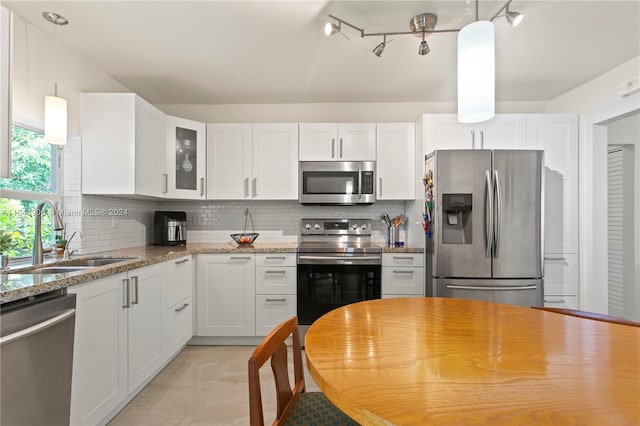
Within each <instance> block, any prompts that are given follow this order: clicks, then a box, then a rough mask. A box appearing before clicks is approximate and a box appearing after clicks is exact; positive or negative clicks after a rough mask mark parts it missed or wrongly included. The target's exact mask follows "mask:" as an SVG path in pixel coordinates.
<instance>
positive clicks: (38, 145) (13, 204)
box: [0, 124, 61, 257]
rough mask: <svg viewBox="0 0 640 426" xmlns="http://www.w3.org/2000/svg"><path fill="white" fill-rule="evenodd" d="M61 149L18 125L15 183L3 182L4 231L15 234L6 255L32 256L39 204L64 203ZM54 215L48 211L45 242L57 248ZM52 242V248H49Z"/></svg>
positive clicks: (0, 211) (0, 218)
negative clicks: (47, 201) (45, 201)
mask: <svg viewBox="0 0 640 426" xmlns="http://www.w3.org/2000/svg"><path fill="white" fill-rule="evenodd" d="M59 176H60V170H59V161H58V148H57V146H55V145H49V144H48V143H46V142H44V140H43V133H42V131H39V130H36V129H33V128H29V127H27V126H21V125H16V124H14V125H13V126H12V140H11V179H5V178H0V193H1V197H2V198H0V231H1V232H2V233H3V234H6V233H10V234H11V237H12V238H11V244H10V245H9V248H8V249H4V250H3V253H2V254H5V255H9V256H11V257H16V256H28V255H30V254H31V252H32V249H33V235H34V232H35V214H36V209H37V207H38V203H39V200H42V199H45V198H48V199H50V200H52V201H53V202H58V203H59V202H60V201H61V197H60V195H59V194H58V183H59V181H60V179H59ZM54 238H55V235H54V233H53V231H52V221H51V212H50V211H49V207H46V208H45V211H44V217H43V220H42V240H43V242H44V244H45V245H53V241H54ZM47 242H49V244H47Z"/></svg>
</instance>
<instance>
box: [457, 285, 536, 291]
mask: <svg viewBox="0 0 640 426" xmlns="http://www.w3.org/2000/svg"><path fill="white" fill-rule="evenodd" d="M445 287H446V288H448V289H451V290H488V291H496V290H500V291H513V290H535V289H537V288H538V287H537V286H536V285H523V286H509V287H506V286H486V285H457V284H447V285H446V286H445Z"/></svg>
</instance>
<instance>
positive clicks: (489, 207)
mask: <svg viewBox="0 0 640 426" xmlns="http://www.w3.org/2000/svg"><path fill="white" fill-rule="evenodd" d="M485 177H486V188H485V194H484V234H485V243H484V257H491V248H492V245H493V244H492V243H493V229H492V228H493V226H492V225H493V197H492V191H491V173H490V172H489V170H486V171H485Z"/></svg>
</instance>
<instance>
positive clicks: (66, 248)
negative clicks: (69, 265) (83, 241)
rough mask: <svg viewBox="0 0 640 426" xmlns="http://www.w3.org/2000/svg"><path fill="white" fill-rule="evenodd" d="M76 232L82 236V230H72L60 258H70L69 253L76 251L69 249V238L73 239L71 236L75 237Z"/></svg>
mask: <svg viewBox="0 0 640 426" xmlns="http://www.w3.org/2000/svg"><path fill="white" fill-rule="evenodd" d="M76 234H80V238H82V232H80V231H74V232H73V234H71V237H69V239H68V240H67V245H66V246H65V248H64V255H63V256H62V260H67V259H71V255H72V254H73V253H75V252H76V250H71V251H69V244H71V240H73V237H75V236H76Z"/></svg>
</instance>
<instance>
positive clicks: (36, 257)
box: [31, 200, 64, 265]
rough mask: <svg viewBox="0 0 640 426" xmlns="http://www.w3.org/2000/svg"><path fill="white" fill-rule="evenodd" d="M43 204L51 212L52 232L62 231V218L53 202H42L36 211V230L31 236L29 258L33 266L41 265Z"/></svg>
mask: <svg viewBox="0 0 640 426" xmlns="http://www.w3.org/2000/svg"><path fill="white" fill-rule="evenodd" d="M45 204H48V205H49V206H50V207H51V211H52V212H53V230H54V231H62V230H63V229H64V223H62V217H60V212H58V209H57V208H56V205H55V204H54V203H53V201H51V200H42V201H41V202H40V204H38V208H37V209H36V230H35V234H34V236H33V256H32V257H31V262H32V263H33V264H34V265H37V264H40V263H42V252H43V251H44V250H43V248H42V209H43V208H44V205H45Z"/></svg>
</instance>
